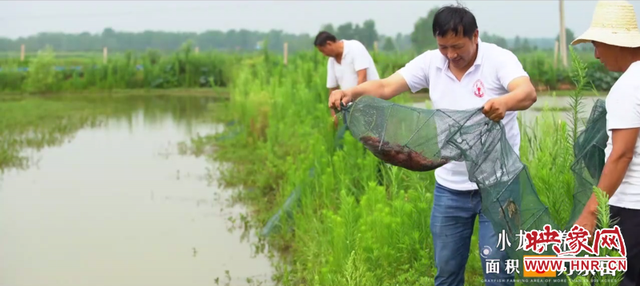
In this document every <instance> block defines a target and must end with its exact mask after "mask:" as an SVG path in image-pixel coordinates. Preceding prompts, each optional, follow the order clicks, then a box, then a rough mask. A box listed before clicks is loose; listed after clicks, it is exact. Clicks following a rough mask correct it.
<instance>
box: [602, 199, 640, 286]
mask: <svg viewBox="0 0 640 286" xmlns="http://www.w3.org/2000/svg"><path fill="white" fill-rule="evenodd" d="M609 209H610V210H611V219H614V220H618V221H617V222H616V224H615V225H617V226H618V227H620V232H621V233H622V238H623V239H624V242H625V248H626V250H627V272H625V273H624V278H623V280H622V282H621V283H620V286H639V285H640V210H634V209H627V208H621V207H616V206H610V207H609Z"/></svg>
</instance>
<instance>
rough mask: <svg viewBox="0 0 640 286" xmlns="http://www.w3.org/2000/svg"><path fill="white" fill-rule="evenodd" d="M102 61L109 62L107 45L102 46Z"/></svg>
mask: <svg viewBox="0 0 640 286" xmlns="http://www.w3.org/2000/svg"><path fill="white" fill-rule="evenodd" d="M102 63H103V64H107V47H104V48H102Z"/></svg>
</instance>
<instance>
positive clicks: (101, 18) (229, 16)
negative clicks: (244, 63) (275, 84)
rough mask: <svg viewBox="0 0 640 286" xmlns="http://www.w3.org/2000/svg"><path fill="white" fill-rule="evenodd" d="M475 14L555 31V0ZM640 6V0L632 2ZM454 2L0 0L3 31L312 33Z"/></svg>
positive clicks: (481, 5)
mask: <svg viewBox="0 0 640 286" xmlns="http://www.w3.org/2000/svg"><path fill="white" fill-rule="evenodd" d="M461 2H462V3H463V4H464V5H466V6H467V7H469V9H471V11H472V12H474V14H475V15H476V19H477V20H478V25H479V29H480V31H481V32H482V31H487V32H491V33H496V34H499V35H502V36H504V37H515V36H517V35H520V36H526V37H555V36H556V35H557V33H558V31H559V25H560V24H559V23H560V20H559V2H558V1H544V0H543V1H473V0H466V1H461ZM630 2H631V3H632V4H633V5H634V7H635V9H636V11H637V10H638V7H640V1H630ZM449 3H455V1H308V0H302V1H301V0H298V1H293V0H290V1H241V0H238V1H210V2H207V1H192V2H189V1H139V2H138V1H104V2H101V1H43V2H38V1H0V11H2V14H0V27H2V29H0V36H1V37H9V38H17V37H20V36H28V35H33V34H36V33H39V32H67V33H79V32H85V31H87V32H91V33H97V32H101V31H102V30H103V29H104V28H105V27H111V28H113V29H115V30H121V31H135V32H138V31H144V30H163V31H190V32H202V31H206V30H212V29H213V30H224V31H226V30H230V29H242V28H244V29H249V30H261V31H267V30H270V29H279V30H284V31H286V32H291V33H310V34H312V35H314V34H315V33H317V32H318V29H319V28H320V26H321V25H322V24H324V23H332V24H333V25H334V26H337V25H339V24H342V23H344V22H348V21H352V22H358V23H361V22H363V21H364V20H366V19H373V20H375V22H376V27H377V29H378V32H379V33H382V34H385V35H395V34H396V33H398V32H400V33H410V32H411V31H412V30H413V24H414V23H415V22H416V20H417V19H418V18H419V17H422V16H425V15H426V14H427V12H428V11H429V9H430V8H432V7H433V6H437V5H443V4H449ZM595 5H596V1H571V0H567V1H565V23H566V25H567V27H568V28H570V29H572V30H574V31H575V33H576V34H580V33H581V32H582V31H583V30H585V29H586V28H587V27H588V26H589V23H590V21H591V17H592V15H593V9H594V7H595Z"/></svg>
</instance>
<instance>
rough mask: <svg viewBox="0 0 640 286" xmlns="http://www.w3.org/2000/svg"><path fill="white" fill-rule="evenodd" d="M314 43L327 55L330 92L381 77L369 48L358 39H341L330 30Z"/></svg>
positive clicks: (319, 34) (332, 112)
mask: <svg viewBox="0 0 640 286" xmlns="http://www.w3.org/2000/svg"><path fill="white" fill-rule="evenodd" d="M313 44H314V45H315V46H316V48H318V50H319V51H320V52H321V53H322V54H323V55H325V56H327V57H329V61H328V63H327V88H328V89H329V92H333V91H334V90H337V89H338V88H340V89H349V88H352V87H354V86H356V85H358V84H361V83H363V82H365V81H368V80H376V79H380V76H379V75H378V70H377V69H376V65H375V63H374V62H373V58H371V55H370V54H369V51H367V48H366V47H365V46H364V45H363V44H362V43H360V42H359V41H357V40H340V41H338V40H337V39H336V36H334V35H332V34H331V33H329V32H326V31H321V32H320V33H318V35H317V36H316V39H315V41H314V42H313ZM331 115H332V116H333V120H334V124H336V125H337V124H338V118H337V117H336V116H335V111H334V110H333V109H332V110H331Z"/></svg>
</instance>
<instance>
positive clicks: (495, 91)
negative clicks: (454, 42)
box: [398, 41, 528, 191]
mask: <svg viewBox="0 0 640 286" xmlns="http://www.w3.org/2000/svg"><path fill="white" fill-rule="evenodd" d="M398 72H399V73H400V74H401V75H402V76H403V77H404V79H405V80H406V81H407V84H408V85H409V88H410V89H411V92H413V93H415V92H417V91H419V90H421V89H423V88H429V97H430V98H431V102H432V105H433V108H434V109H452V110H466V109H476V108H480V107H482V106H483V105H484V103H485V102H487V101H488V100H489V99H492V98H496V97H499V96H502V95H505V94H507V93H508V92H509V91H508V90H507V86H508V84H509V82H511V81H512V80H513V79H515V78H517V77H521V76H528V74H527V72H526V71H525V70H524V69H523V68H522V64H521V63H520V61H519V60H518V58H517V57H516V56H515V55H514V54H513V53H512V52H511V51H509V50H507V49H504V48H501V47H499V46H497V45H495V44H491V43H484V42H480V41H479V43H478V56H477V58H476V60H475V62H474V64H473V66H472V67H471V68H470V69H469V71H467V73H466V74H465V75H464V77H462V80H461V81H458V80H457V79H456V77H455V76H454V75H453V73H451V71H450V70H449V68H448V59H447V58H446V57H445V56H443V55H442V53H440V51H439V50H430V51H426V52H424V53H423V54H421V55H419V56H417V57H416V58H414V59H413V60H411V61H410V62H409V63H407V64H406V65H405V66H404V67H403V68H401V69H400V70H399V71H398ZM502 122H503V124H504V126H505V132H506V136H507V140H508V141H509V143H510V144H511V146H512V147H513V149H514V151H515V152H516V154H518V155H519V154H520V130H519V128H518V121H517V112H513V111H510V112H507V113H506V115H505V117H504V119H503V120H502ZM435 177H436V181H437V182H438V183H440V184H441V185H443V186H445V187H447V188H450V189H454V190H460V191H467V190H475V189H478V186H477V185H476V184H475V183H473V182H471V181H469V175H468V172H467V167H466V165H465V162H450V163H447V164H446V165H444V166H442V167H440V168H438V169H436V171H435Z"/></svg>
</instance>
